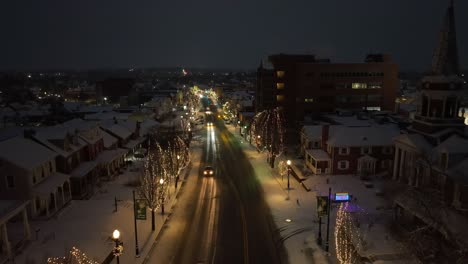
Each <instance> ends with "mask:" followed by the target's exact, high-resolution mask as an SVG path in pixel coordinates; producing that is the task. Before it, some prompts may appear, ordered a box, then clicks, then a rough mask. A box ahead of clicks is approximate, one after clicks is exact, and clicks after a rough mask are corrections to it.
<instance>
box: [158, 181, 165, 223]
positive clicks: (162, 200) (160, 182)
mask: <svg viewBox="0 0 468 264" xmlns="http://www.w3.org/2000/svg"><path fill="white" fill-rule="evenodd" d="M159 184H161V193H162V188H163V184H164V179H163V178H161V179H160V180H159ZM161 214H163V215H164V197H162V196H161Z"/></svg>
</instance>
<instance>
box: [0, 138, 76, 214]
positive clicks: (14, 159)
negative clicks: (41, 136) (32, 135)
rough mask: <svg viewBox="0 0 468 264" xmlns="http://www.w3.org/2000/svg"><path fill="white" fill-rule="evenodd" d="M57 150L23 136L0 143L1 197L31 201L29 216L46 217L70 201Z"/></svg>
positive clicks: (67, 183)
mask: <svg viewBox="0 0 468 264" xmlns="http://www.w3.org/2000/svg"><path fill="white" fill-rule="evenodd" d="M57 155H58V154H57V153H55V152H53V151H52V150H50V149H48V148H46V147H44V146H42V145H40V144H38V143H36V142H34V141H33V140H31V139H29V138H24V137H23V136H16V137H13V138H10V139H7V140H4V141H2V142H0V170H2V172H3V175H2V176H3V177H2V178H3V179H0V199H1V200H23V201H25V200H31V203H30V208H29V212H30V213H29V215H31V216H32V217H34V218H35V217H49V216H50V215H52V214H54V213H55V212H56V211H57V210H59V209H60V208H62V207H63V206H64V205H65V204H66V203H67V202H68V201H70V200H71V187H70V177H69V176H68V175H66V174H62V173H60V172H58V171H57V164H56V157H57Z"/></svg>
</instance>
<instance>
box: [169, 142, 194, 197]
mask: <svg viewBox="0 0 468 264" xmlns="http://www.w3.org/2000/svg"><path fill="white" fill-rule="evenodd" d="M165 157H166V162H165V163H164V165H165V166H166V172H167V175H168V177H169V179H170V181H172V180H175V187H176V188H177V183H178V181H179V174H180V172H181V170H182V169H184V168H185V167H186V166H187V165H188V163H189V160H190V152H189V148H188V147H187V145H186V144H185V142H184V140H183V139H182V138H181V137H179V136H177V135H175V136H173V137H171V138H170V139H168V145H167V148H166V150H165Z"/></svg>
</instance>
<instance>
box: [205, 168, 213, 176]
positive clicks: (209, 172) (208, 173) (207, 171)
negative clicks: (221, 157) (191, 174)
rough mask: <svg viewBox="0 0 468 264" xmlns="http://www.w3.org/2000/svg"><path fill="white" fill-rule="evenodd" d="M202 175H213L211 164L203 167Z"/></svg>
mask: <svg viewBox="0 0 468 264" xmlns="http://www.w3.org/2000/svg"><path fill="white" fill-rule="evenodd" d="M203 175H204V176H213V175H214V169H213V167H211V166H206V167H205V169H204V170H203Z"/></svg>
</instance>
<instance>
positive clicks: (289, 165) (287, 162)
mask: <svg viewBox="0 0 468 264" xmlns="http://www.w3.org/2000/svg"><path fill="white" fill-rule="evenodd" d="M286 164H288V190H289V174H290V173H291V160H287V161H286Z"/></svg>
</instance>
